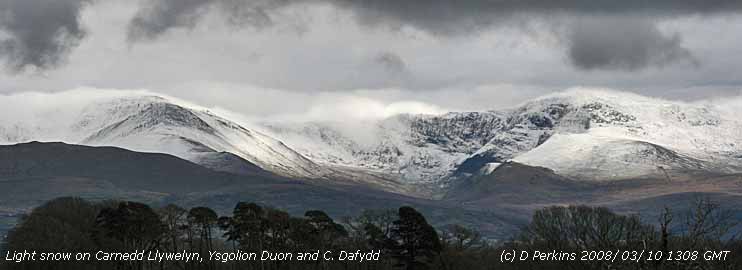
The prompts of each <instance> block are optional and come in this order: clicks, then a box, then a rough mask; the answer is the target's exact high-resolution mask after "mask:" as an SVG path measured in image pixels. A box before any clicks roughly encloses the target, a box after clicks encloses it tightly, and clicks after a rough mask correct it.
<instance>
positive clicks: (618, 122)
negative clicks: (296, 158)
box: [266, 89, 742, 185]
mask: <svg viewBox="0 0 742 270" xmlns="http://www.w3.org/2000/svg"><path fill="white" fill-rule="evenodd" d="M736 113H740V112H736V110H727V109H725V108H722V107H719V106H717V105H714V103H708V102H706V103H685V102H675V101H667V100H662V99H655V98H649V97H644V96H639V95H635V94H628V93H623V92H614V91H603V90H580V89H577V90H569V91H565V92H560V93H557V94H553V95H549V96H545V97H542V98H538V99H536V100H532V101H530V102H527V103H525V104H523V105H521V106H517V107H515V108H512V109H507V110H501V111H487V112H455V113H448V114H445V115H439V116H431V115H399V116H395V117H391V118H387V119H384V120H381V121H378V122H375V123H371V124H370V125H373V126H374V128H372V129H369V130H370V132H371V133H373V136H371V137H373V138H374V139H373V140H371V141H370V142H369V140H368V139H356V137H354V136H353V135H348V132H344V130H343V129H342V128H337V126H338V125H335V124H333V123H322V122H314V123H305V124H297V123H292V124H290V125H287V124H283V123H269V124H266V126H267V133H269V134H271V135H273V136H275V137H277V138H279V139H281V140H283V141H285V142H286V143H287V145H289V146H290V147H292V148H293V149H296V150H297V151H299V152H300V153H302V154H304V155H306V156H307V157H309V158H310V159H312V160H313V161H316V162H318V163H321V164H332V165H342V166H348V167H356V168H365V169H368V170H373V171H380V172H385V173H389V174H394V175H398V176H399V177H401V179H402V180H403V181H406V182H407V183H436V184H440V185H445V184H446V181H445V179H450V177H451V176H455V175H461V174H472V173H477V172H481V171H483V170H482V168H492V165H493V164H497V163H502V162H506V161H509V160H514V161H516V162H520V163H524V164H528V165H533V166H542V167H547V168H550V169H553V170H555V171H556V172H557V173H559V174H562V175H565V176H570V177H574V178H578V179H584V180H615V179H627V178H640V177H666V176H667V175H668V172H669V173H670V174H671V173H673V172H692V171H706V172H715V173H729V172H739V171H740V168H742V166H740V164H742V156H741V155H740V153H741V151H740V150H742V120H740V119H738V117H737V115H735V114H736ZM484 171H491V170H484Z"/></svg>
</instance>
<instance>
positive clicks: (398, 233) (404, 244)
mask: <svg viewBox="0 0 742 270" xmlns="http://www.w3.org/2000/svg"><path fill="white" fill-rule="evenodd" d="M391 238H392V240H393V242H392V247H391V248H390V249H391V250H392V256H393V257H394V258H395V259H396V260H397V261H398V265H399V266H404V267H405V269H407V270H415V269H417V270H420V269H428V268H429V264H430V262H431V261H432V260H433V259H434V257H435V256H436V254H438V252H440V251H441V243H440V240H439V238H438V233H437V232H436V231H435V229H434V228H433V226H431V225H430V224H428V221H427V220H425V217H424V216H423V215H422V214H420V212H418V211H417V210H415V209H414V208H412V207H409V206H404V207H400V208H399V219H398V220H396V221H394V226H393V227H392V232H391Z"/></svg>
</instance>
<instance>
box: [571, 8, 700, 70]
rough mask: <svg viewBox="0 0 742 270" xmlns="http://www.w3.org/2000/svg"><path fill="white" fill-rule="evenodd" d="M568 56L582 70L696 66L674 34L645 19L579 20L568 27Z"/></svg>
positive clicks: (691, 56)
mask: <svg viewBox="0 0 742 270" xmlns="http://www.w3.org/2000/svg"><path fill="white" fill-rule="evenodd" d="M569 31H570V33H568V34H567V35H569V38H568V39H569V41H568V42H569V45H568V47H569V48H568V56H569V59H570V61H571V62H572V64H573V65H574V66H575V67H577V68H579V69H583V70H593V69H608V70H627V71H631V70H636V69H641V68H645V67H648V66H657V67H662V66H665V65H667V64H671V63H675V62H679V61H686V62H689V63H692V64H694V65H697V60H696V59H695V57H694V56H693V55H692V54H691V52H690V51H689V50H687V49H686V48H683V47H682V45H681V41H682V40H681V38H680V36H679V35H678V34H674V35H665V34H663V33H662V32H660V30H659V29H657V26H656V25H655V24H654V23H652V22H650V21H649V20H644V19H637V18H633V17H629V18H626V17H610V18H600V19H595V18H593V19H583V20H579V21H578V22H577V23H575V25H574V26H573V27H572V28H571V29H570V30H569Z"/></svg>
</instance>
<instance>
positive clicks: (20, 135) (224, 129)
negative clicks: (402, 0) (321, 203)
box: [0, 93, 330, 178]
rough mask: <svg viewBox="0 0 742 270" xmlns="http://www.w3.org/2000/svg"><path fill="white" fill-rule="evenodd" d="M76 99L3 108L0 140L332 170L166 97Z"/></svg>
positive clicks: (287, 169)
mask: <svg viewBox="0 0 742 270" xmlns="http://www.w3.org/2000/svg"><path fill="white" fill-rule="evenodd" d="M74 94H75V93H62V94H49V95H46V94H41V95H46V96H47V97H48V98H54V97H56V96H55V95H67V96H69V95H74ZM67 98H69V97H67ZM73 98H74V97H73ZM49 103H50V104H51V103H54V102H53V101H50V102H49ZM74 104H75V105H76V106H67V107H64V106H62V107H59V106H42V107H43V108H40V109H37V110H33V111H30V112H29V111H26V112H19V110H13V112H12V113H19V115H16V116H17V117H7V116H8V115H7V114H6V117H4V118H3V119H2V121H1V122H0V123H2V124H1V125H0V143H3V144H8V143H19V142H27V141H35V140H38V141H62V142H67V143H74V144H83V145H92V146H103V145H105V146H117V147H122V148H126V149H130V150H134V151H140V152H158V153H167V154H172V155H175V156H178V157H181V158H183V159H186V160H190V161H193V162H195V163H200V164H202V165H206V166H208V167H212V168H223V167H234V165H235V164H240V163H239V162H240V161H239V160H235V159H234V158H230V157H225V156H224V155H225V152H226V153H231V154H234V155H237V156H239V157H241V158H243V159H244V160H247V161H249V162H250V163H253V164H255V165H257V166H259V167H260V168H262V169H264V170H268V171H271V172H274V173H277V174H281V175H284V176H289V177H309V178H321V177H323V176H324V175H326V174H328V173H330V171H329V170H326V169H325V168H324V167H322V166H319V165H317V164H315V163H314V162H312V161H310V160H309V159H307V158H305V157H304V156H302V155H301V154H299V153H297V152H295V151H294V150H292V149H290V148H289V147H287V146H286V145H284V144H283V143H282V142H280V141H278V140H276V139H273V138H271V137H269V136H266V135H264V134H262V133H260V132H256V131H253V130H250V129H247V128H244V127H242V126H240V125H238V124H236V123H234V122H231V121H229V120H227V119H224V118H222V117H219V116H217V115H215V114H213V113H211V112H209V111H208V110H204V109H198V108H191V107H189V106H188V105H185V104H179V103H178V102H176V101H173V100H170V99H167V98H164V97H160V96H155V95H149V94H120V93H118V94H109V95H106V96H104V97H99V98H95V99H91V100H89V101H85V102H76V103H74ZM16 106H19V105H18V104H16ZM29 106H31V104H29ZM10 116H13V115H12V114H11V115H10ZM220 162H231V163H232V164H219V163H220ZM235 162H237V163H235ZM242 163H243V165H242V166H243V167H244V166H250V164H249V163H247V162H244V161H242ZM232 169H236V170H239V169H240V168H232ZM243 169H245V168H243Z"/></svg>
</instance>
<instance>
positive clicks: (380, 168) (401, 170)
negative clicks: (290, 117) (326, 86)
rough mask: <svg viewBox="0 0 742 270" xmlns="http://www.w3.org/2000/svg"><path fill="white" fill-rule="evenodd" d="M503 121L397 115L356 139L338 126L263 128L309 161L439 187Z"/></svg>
mask: <svg viewBox="0 0 742 270" xmlns="http://www.w3.org/2000/svg"><path fill="white" fill-rule="evenodd" d="M501 125H502V115H500V114H498V113H494V112H472V113H448V114H444V115H439V116H435V115H397V116H394V117H390V118H386V119H383V120H381V121H378V122H368V123H366V129H365V131H367V132H368V133H370V134H365V136H364V138H358V137H357V136H354V135H353V134H350V132H348V131H347V130H346V129H344V128H342V127H338V124H337V123H327V122H324V123H323V122H310V123H267V124H265V127H266V130H267V131H266V132H268V133H270V134H271V135H272V136H275V137H277V138H281V140H283V141H285V142H286V143H287V144H288V145H289V146H290V147H292V148H293V149H296V150H297V151H299V152H300V153H302V154H304V155H305V156H307V157H309V158H310V159H312V160H314V161H316V162H318V163H321V164H328V165H339V166H349V167H355V168H362V169H366V170H372V171H374V172H381V173H386V174H391V175H393V176H394V177H399V178H401V179H399V180H401V181H402V182H405V183H408V184H425V183H439V182H441V179H443V178H445V177H446V176H447V175H448V174H449V173H450V172H451V171H452V170H454V169H455V168H456V166H457V165H458V164H459V163H461V162H462V161H464V160H465V159H466V158H468V157H469V156H470V155H471V154H472V153H474V152H475V151H477V150H478V149H479V148H481V147H482V146H483V145H484V144H485V143H487V142H488V141H489V138H491V137H493V136H495V133H494V132H496V131H497V130H498V128H499V127H500V126H501Z"/></svg>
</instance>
